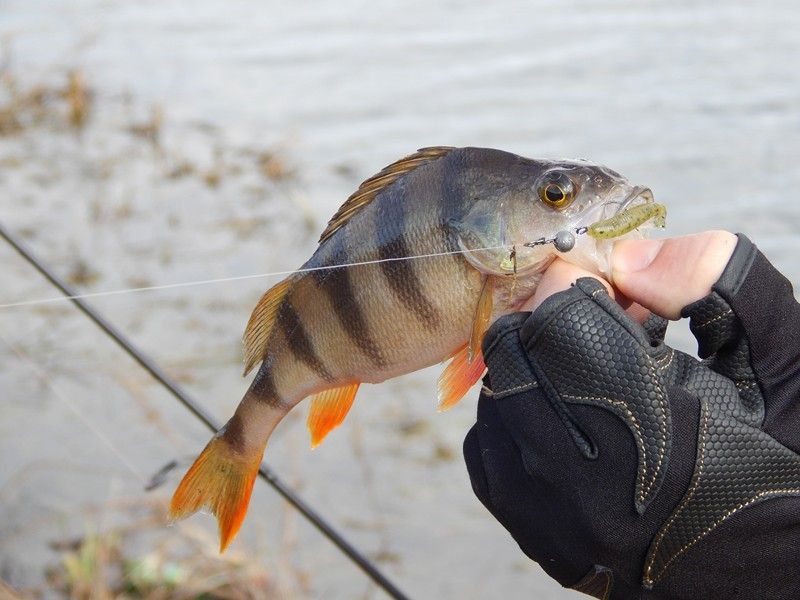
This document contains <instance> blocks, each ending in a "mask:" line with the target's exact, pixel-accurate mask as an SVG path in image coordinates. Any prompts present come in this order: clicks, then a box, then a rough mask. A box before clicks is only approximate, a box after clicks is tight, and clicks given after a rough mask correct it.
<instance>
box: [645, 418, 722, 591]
mask: <svg viewBox="0 0 800 600" xmlns="http://www.w3.org/2000/svg"><path fill="white" fill-rule="evenodd" d="M702 407H703V422H702V424H701V425H700V443H699V444H698V448H697V465H698V466H697V471H696V472H695V474H694V475H693V476H692V483H691V485H690V486H689V490H688V491H687V492H686V495H685V496H684V497H683V500H681V503H680V505H678V508H677V510H675V512H673V513H672V516H671V517H670V518H669V519H668V520H667V522H666V523H665V524H664V526H663V527H662V528H661V531H660V532H659V533H658V535H657V536H656V540H655V542H654V544H653V547H652V549H651V550H650V552H649V559H648V562H647V565H646V566H645V575H644V582H645V583H646V584H647V585H653V584H654V583H655V582H656V580H658V578H659V577H661V575H663V574H664V571H665V570H666V567H667V565H669V564H671V563H672V561H674V560H675V559H676V558H677V557H678V556H680V555H681V554H682V553H683V552H684V551H685V550H686V549H688V545H687V546H684V547H683V548H681V549H680V550H679V551H678V553H677V554H675V555H674V556H673V557H672V558H671V559H670V560H669V561H668V562H667V563H666V565H664V567H663V568H662V569H661V571H660V572H659V573H658V574H657V575H656V576H655V577H653V576H652V569H653V561H654V560H655V557H656V554H657V553H658V548H659V546H661V542H662V541H664V537H665V536H666V535H667V531H669V527H670V525H672V523H674V522H675V519H677V518H678V515H680V513H681V512H683V509H684V508H685V507H686V505H687V504H688V503H689V501H690V500H691V499H692V498H693V497H694V493H695V492H696V491H697V487H698V486H699V485H700V477H701V475H702V474H703V464H704V463H703V457H704V456H705V450H706V444H705V441H706V436H707V435H708V413H709V410H708V407H707V406H706V404H705V403H702ZM696 541H697V539H695V540H694V541H693V542H691V543H692V544H694V543H695V542H696Z"/></svg>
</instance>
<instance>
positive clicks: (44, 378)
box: [0, 333, 147, 484]
mask: <svg viewBox="0 0 800 600" xmlns="http://www.w3.org/2000/svg"><path fill="white" fill-rule="evenodd" d="M0 341H2V342H3V343H4V344H5V345H6V346H7V347H8V348H9V350H11V352H13V353H14V354H16V355H17V358H19V359H20V360H22V361H24V362H26V363H28V366H29V367H30V368H31V370H32V371H33V372H34V373H35V374H36V376H37V377H38V378H39V379H40V380H41V381H42V382H43V383H44V384H45V385H46V386H47V387H48V388H50V392H51V393H52V394H53V395H54V396H55V397H56V398H58V399H59V400H60V401H61V402H62V404H64V406H66V407H67V408H68V409H69V410H71V411H72V412H73V413H74V414H75V416H76V417H78V419H79V420H80V421H81V423H83V424H84V425H85V426H86V428H87V429H88V430H89V431H91V432H92V433H93V434H94V435H95V436H96V437H97V438H98V439H99V440H100V441H101V442H103V444H105V445H106V446H107V447H108V449H109V450H111V453H112V454H113V455H114V456H116V457H117V459H118V460H119V461H120V462H121V463H122V464H123V465H125V467H127V469H128V470H129V471H130V472H131V473H133V474H134V475H135V476H136V478H137V479H139V481H140V482H141V483H142V484H144V483H146V482H147V476H146V475H145V474H144V473H142V472H141V471H140V470H139V469H137V468H136V465H134V464H133V463H132V462H131V461H129V460H128V459H127V457H126V456H125V455H124V454H123V453H122V452H121V451H120V450H119V449H118V448H117V447H116V446H115V445H114V443H113V442H112V441H111V438H109V437H108V436H107V435H106V434H104V433H103V432H102V431H101V430H100V428H98V427H97V426H96V425H95V424H94V423H93V422H92V421H91V420H89V419H87V418H86V415H84V414H83V412H81V410H80V409H79V408H78V407H77V406H76V405H75V403H74V402H73V401H72V399H71V398H70V397H69V396H67V395H66V394H64V393H62V392H61V390H59V389H58V388H57V387H56V386H55V385H53V383H52V382H51V381H50V377H49V376H48V375H47V373H46V372H45V370H44V369H42V367H40V366H39V365H37V364H36V363H35V362H34V361H33V359H32V358H31V357H30V356H28V355H27V354H26V353H24V352H23V351H22V350H19V349H18V348H17V347H15V346H14V344H12V343H11V342H10V341H9V340H8V338H6V337H5V336H4V335H3V334H2V333H0Z"/></svg>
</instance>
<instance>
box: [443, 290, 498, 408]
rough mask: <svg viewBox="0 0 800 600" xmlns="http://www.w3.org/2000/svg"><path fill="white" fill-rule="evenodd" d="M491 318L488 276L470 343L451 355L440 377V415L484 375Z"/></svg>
mask: <svg viewBox="0 0 800 600" xmlns="http://www.w3.org/2000/svg"><path fill="white" fill-rule="evenodd" d="M491 316H492V285H491V281H490V278H489V277H488V276H487V277H484V279H483V287H482V288H481V295H480V297H479V298H478V305H477V306H476V307H475V317H474V319H473V322H472V332H471V334H470V337H469V342H468V343H467V344H466V345H465V346H464V347H462V348H461V349H459V350H458V351H457V352H456V353H455V354H454V355H453V359H452V360H451V361H450V364H448V365H447V368H445V370H444V371H443V372H442V374H441V375H440V376H439V409H438V410H439V412H443V411H445V410H448V409H450V408H452V407H453V406H455V405H456V404H457V403H458V401H459V400H461V398H463V397H464V394H466V393H467V392H468V391H469V389H470V388H471V387H472V386H473V385H475V383H476V382H477V381H478V379H480V378H481V376H482V375H483V372H484V370H485V369H486V365H485V364H484V363H483V354H482V353H481V343H482V342H483V336H484V334H485V333H486V330H487V329H488V328H489V320H490V318H491Z"/></svg>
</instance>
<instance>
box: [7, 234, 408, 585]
mask: <svg viewBox="0 0 800 600" xmlns="http://www.w3.org/2000/svg"><path fill="white" fill-rule="evenodd" d="M0 237H2V238H3V239H4V240H5V241H6V242H8V244H9V245H10V246H11V247H12V248H14V250H16V251H17V252H18V253H19V254H20V256H22V258H24V259H25V260H26V261H27V262H28V263H29V264H30V265H31V266H33V267H34V268H35V269H36V270H37V271H39V273H41V274H42V275H43V276H44V278H45V279H47V280H48V281H49V282H50V283H51V284H53V286H54V287H56V288H57V289H58V290H59V291H60V292H61V293H62V294H64V295H65V296H67V299H68V300H69V301H70V302H72V303H73V304H74V305H75V306H76V307H77V308H78V310H80V311H81V312H82V313H83V314H85V315H86V316H87V317H89V319H91V320H92V321H93V322H94V323H95V325H97V326H98V327H99V328H100V329H102V330H103V332H104V333H106V334H107V335H108V336H109V337H110V338H111V339H112V340H114V341H115V342H116V343H117V345H118V346H119V347H120V348H122V350H124V351H125V352H126V353H127V354H128V355H129V356H130V357H131V358H133V359H134V360H135V361H136V362H137V363H139V365H140V366H141V367H142V368H144V370H145V371H147V372H148V373H150V375H152V376H153V378H154V379H155V380H156V381H158V382H159V383H160V384H161V385H162V386H164V388H165V389H166V390H167V391H168V392H170V393H171V394H172V395H173V396H174V397H175V399H177V400H178V401H179V402H180V403H181V404H183V406H184V407H186V408H187V409H188V410H189V412H191V413H192V414H193V415H194V416H195V417H197V418H198V419H199V420H200V421H201V422H202V423H204V424H205V425H206V427H208V428H209V429H210V430H211V431H212V432H216V431H217V430H218V429H219V428H220V425H219V424H218V423H216V422H215V420H214V418H213V417H212V416H211V415H210V414H208V413H207V412H206V411H205V409H203V408H202V407H201V406H200V404H198V403H197V402H196V401H195V400H194V399H193V398H192V397H191V396H189V394H187V393H186V392H185V391H183V389H181V388H180V387H179V386H178V384H177V383H175V381H173V380H172V379H171V378H170V377H169V376H168V375H167V374H166V373H165V372H164V371H162V370H161V368H160V367H159V366H158V365H157V364H156V363H155V362H154V361H153V360H152V359H150V358H149V357H148V356H147V355H146V354H144V353H143V352H142V351H141V350H139V349H138V348H137V347H136V346H135V345H134V344H133V342H131V341H130V339H128V337H127V336H126V335H125V334H124V333H123V332H122V331H120V330H119V329H117V327H115V326H114V325H112V324H111V323H110V322H109V321H107V320H106V319H105V318H104V317H103V316H102V315H100V313H98V312H97V311H96V310H95V309H94V308H93V307H92V306H91V305H90V304H88V303H87V302H85V301H84V300H83V299H81V298H80V297H78V296H79V295H78V294H77V293H76V291H75V290H74V289H73V288H72V287H71V286H69V285H68V284H67V283H66V282H64V281H63V280H62V279H61V278H60V277H58V276H57V275H56V274H55V273H53V271H52V270H50V269H49V268H48V267H47V266H46V265H45V263H44V262H43V261H42V260H41V259H39V258H38V257H37V256H36V255H35V254H33V252H32V251H31V250H30V249H29V248H28V247H27V246H26V245H25V244H24V243H23V242H22V241H21V240H19V239H18V238H17V237H16V236H14V235H13V234H12V233H11V232H10V231H9V230H8V229H6V228H5V227H4V226H3V225H2V223H0ZM258 476H259V477H261V479H263V480H264V481H266V482H267V483H268V484H270V485H271V486H272V488H273V489H274V490H275V491H277V492H278V493H279V494H280V495H281V496H282V497H283V498H284V499H285V500H286V501H287V502H289V504H291V505H292V506H294V507H295V508H296V509H297V510H298V511H299V512H300V514H302V515H303V516H304V517H305V518H306V519H307V520H308V521H309V522H310V523H311V524H312V525H314V527H316V528H317V529H318V530H319V531H320V532H321V533H322V535H323V536H325V537H326V538H328V540H330V541H331V542H332V543H333V544H334V545H335V546H336V547H337V548H339V550H340V551H341V552H342V553H344V554H345V555H346V556H347V557H348V558H349V559H350V560H352V561H353V562H354V563H355V564H356V566H358V567H359V568H360V569H361V570H362V571H364V573H365V574H366V575H367V576H368V577H369V578H370V579H372V581H374V582H375V583H376V584H377V585H378V586H379V587H380V588H382V589H383V591H385V592H386V593H387V594H388V595H389V596H391V597H392V598H396V599H398V600H408V596H406V595H405V594H404V593H403V592H402V591H401V590H400V589H399V588H398V587H397V586H396V585H394V584H393V583H392V582H391V581H390V580H389V579H388V578H387V577H386V576H385V575H384V574H383V573H382V572H381V571H380V570H379V569H378V567H377V566H376V565H374V564H373V563H372V562H371V561H370V560H369V559H368V558H367V557H366V556H364V555H363V554H361V552H359V551H358V550H357V549H356V548H355V546H353V545H352V544H351V543H350V542H348V541H347V540H346V539H345V538H344V537H343V536H342V535H341V534H340V533H339V532H338V531H336V529H334V528H333V526H332V525H330V524H329V523H328V522H327V521H326V520H325V519H324V518H323V517H322V516H321V515H320V514H319V513H318V512H317V511H316V510H314V509H313V508H312V507H311V506H310V505H309V504H308V503H307V502H306V501H305V500H303V499H302V498H300V496H299V495H298V494H297V493H296V492H295V491H294V490H293V489H292V488H291V487H289V485H287V484H286V483H284V482H283V480H282V479H281V478H280V477H278V474H277V473H275V471H274V470H272V469H271V468H270V467H268V466H267V465H265V464H264V463H263V462H262V463H261V467H260V468H259V469H258Z"/></svg>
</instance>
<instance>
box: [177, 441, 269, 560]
mask: <svg viewBox="0 0 800 600" xmlns="http://www.w3.org/2000/svg"><path fill="white" fill-rule="evenodd" d="M263 452H264V450H263V448H262V449H261V452H258V453H255V454H257V455H252V454H251V455H249V456H248V455H242V454H241V453H237V452H236V451H234V449H233V448H231V445H230V444H229V443H228V442H227V441H226V440H225V438H223V437H221V436H219V435H216V436H214V437H213V438H212V439H211V441H210V442H209V443H208V445H207V446H206V447H205V449H204V450H203V451H202V452H201V453H200V456H198V457H197V460H195V461H194V464H193V465H192V466H191V467H190V468H189V470H188V471H187V472H186V475H184V476H183V479H182V480H181V482H180V484H179V485H178V489H177V490H175V493H174V494H173V496H172V502H171V504H170V507H169V517H170V519H171V520H173V521H177V520H178V519H183V518H185V517H188V516H189V515H191V514H193V513H195V512H197V511H198V510H200V509H203V508H207V509H209V510H210V511H211V514H213V515H215V516H216V517H217V523H218V525H219V551H220V552H224V551H225V548H227V547H228V544H230V543H231V541H233V538H234V537H235V536H236V534H237V533H238V531H239V528H240V527H241V526H242V522H243V521H244V517H245V515H246V514H247V505H248V504H249V503H250V494H251V493H252V491H253V484H254V483H255V479H256V475H257V474H258V468H259V466H261V457H262V455H263Z"/></svg>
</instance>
